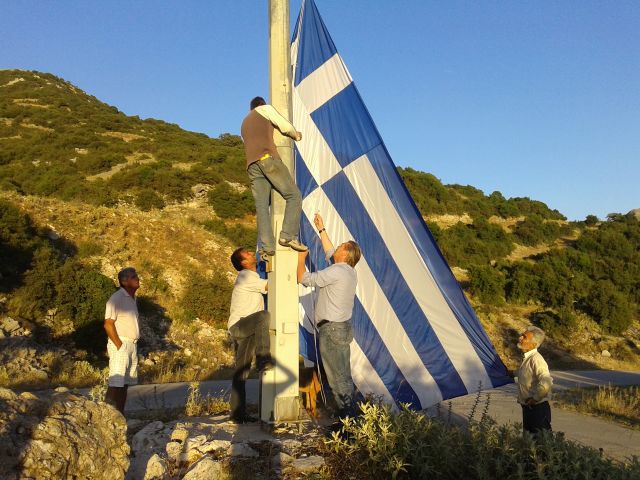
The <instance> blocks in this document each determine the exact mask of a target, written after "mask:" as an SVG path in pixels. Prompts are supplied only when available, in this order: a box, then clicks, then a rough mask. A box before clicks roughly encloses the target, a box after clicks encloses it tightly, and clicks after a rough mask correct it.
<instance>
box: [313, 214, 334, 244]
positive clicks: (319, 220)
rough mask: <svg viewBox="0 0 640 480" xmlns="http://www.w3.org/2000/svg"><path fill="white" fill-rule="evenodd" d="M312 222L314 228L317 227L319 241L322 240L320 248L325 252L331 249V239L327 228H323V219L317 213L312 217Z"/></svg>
mask: <svg viewBox="0 0 640 480" xmlns="http://www.w3.org/2000/svg"><path fill="white" fill-rule="evenodd" d="M313 223H315V225H316V228H317V229H318V234H319V235H320V241H321V242H322V249H323V250H324V253H325V254H327V253H329V252H330V251H331V250H333V243H331V239H330V238H329V234H328V233H327V230H326V229H325V228H324V220H322V217H321V216H320V214H319V213H316V215H315V216H314V217H313Z"/></svg>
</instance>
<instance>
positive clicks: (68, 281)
mask: <svg viewBox="0 0 640 480" xmlns="http://www.w3.org/2000/svg"><path fill="white" fill-rule="evenodd" d="M114 290H115V287H114V284H113V281H111V280H110V279H109V278H107V277H105V276H104V275H102V274H100V273H98V272H96V271H93V270H90V269H87V268H86V267H84V266H83V265H82V264H80V263H79V262H77V261H76V260H74V259H69V260H67V261H65V262H63V261H62V260H61V259H60V258H59V256H58V253H57V252H55V251H54V250H53V249H51V248H50V247H45V248H40V249H38V250H37V251H36V252H35V254H34V257H33V264H32V267H31V269H30V270H29V271H28V272H27V273H26V274H25V277H24V285H23V286H22V287H21V288H19V289H18V290H17V291H16V292H15V294H14V296H13V298H12V300H11V308H12V309H13V311H15V312H16V313H17V314H19V315H22V316H24V317H26V318H29V319H31V320H35V321H38V320H40V318H41V317H43V316H44V315H46V313H47V311H49V310H52V309H56V311H57V313H56V315H61V316H63V317H64V318H68V319H70V320H71V321H73V324H74V326H75V328H76V329H78V328H81V327H87V326H88V325H90V324H93V323H96V322H98V323H99V324H101V322H102V321H103V320H104V308H105V304H106V302H107V300H108V299H109V296H110V295H111V294H112V293H113V292H114Z"/></svg>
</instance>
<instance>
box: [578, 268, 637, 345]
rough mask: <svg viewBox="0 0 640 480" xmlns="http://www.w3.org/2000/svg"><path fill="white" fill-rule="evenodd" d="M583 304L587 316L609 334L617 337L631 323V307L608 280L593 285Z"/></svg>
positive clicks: (632, 312) (632, 309)
mask: <svg viewBox="0 0 640 480" xmlns="http://www.w3.org/2000/svg"><path fill="white" fill-rule="evenodd" d="M584 302H585V309H586V311H587V312H588V313H589V315H591V316H592V317H593V318H594V320H595V321H596V322H598V323H599V324H600V326H601V327H602V328H604V330H606V331H607V332H609V333H613V334H617V335H619V334H621V333H622V332H624V331H625V330H626V329H627V328H628V327H629V326H630V325H631V322H632V321H633V315H634V313H635V311H634V308H633V306H632V305H631V304H630V303H629V301H628V299H627V297H626V296H625V295H624V294H622V293H621V292H619V291H618V290H617V289H616V287H615V286H614V285H613V283H611V282H610V281H609V280H601V281H599V282H597V283H595V284H594V285H593V287H592V288H591V291H590V292H589V295H588V296H587V297H586V299H585V300H584Z"/></svg>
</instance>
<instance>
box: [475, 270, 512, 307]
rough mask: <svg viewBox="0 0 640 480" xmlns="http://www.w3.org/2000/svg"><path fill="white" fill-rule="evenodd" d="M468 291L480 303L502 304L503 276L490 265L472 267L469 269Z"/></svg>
mask: <svg viewBox="0 0 640 480" xmlns="http://www.w3.org/2000/svg"><path fill="white" fill-rule="evenodd" d="M469 276H470V278H471V280H470V282H469V291H470V292H471V293H472V294H473V295H475V296H476V297H478V299H479V300H480V301H481V302H482V303H488V304H490V305H501V304H503V303H504V287H505V275H504V273H502V272H501V271H500V270H498V269H497V268H494V267H492V266H490V265H472V266H471V267H470V268H469Z"/></svg>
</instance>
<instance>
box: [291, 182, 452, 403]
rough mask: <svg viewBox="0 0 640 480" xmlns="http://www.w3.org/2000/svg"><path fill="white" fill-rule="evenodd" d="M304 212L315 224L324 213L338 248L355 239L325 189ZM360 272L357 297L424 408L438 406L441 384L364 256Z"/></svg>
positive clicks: (316, 192) (309, 198) (312, 197)
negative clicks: (315, 217) (428, 367)
mask: <svg viewBox="0 0 640 480" xmlns="http://www.w3.org/2000/svg"><path fill="white" fill-rule="evenodd" d="M302 209H303V211H304V213H305V215H306V216H307V218H308V219H309V222H311V224H312V225H313V217H314V215H315V213H316V212H317V211H319V212H321V215H322V218H323V220H324V226H325V228H326V229H327V232H328V233H329V237H330V238H331V239H332V240H333V242H334V243H333V244H334V246H336V247H337V246H338V245H339V244H340V243H342V242H343V241H347V240H351V239H353V238H354V237H353V235H351V233H350V232H349V229H348V228H347V226H346V225H345V223H344V222H343V221H342V219H341V218H340V215H339V214H338V212H337V211H336V210H335V208H334V206H333V204H332V203H331V200H329V198H328V197H327V196H326V194H325V193H324V191H323V190H322V188H316V189H315V190H314V191H313V192H311V193H310V194H309V195H308V196H307V197H306V198H305V200H304V201H303V203H302ZM356 272H357V274H358V285H357V286H356V295H357V296H358V299H359V300H360V303H362V306H363V307H364V309H365V311H366V312H367V314H368V315H369V318H370V319H371V322H372V323H373V325H374V327H375V328H376V330H377V331H378V334H379V335H380V338H382V341H383V342H384V344H385V345H386V347H387V349H388V350H389V353H390V354H391V356H392V357H393V359H394V360H395V362H396V364H397V365H398V368H399V369H400V371H401V372H402V374H403V375H404V377H405V379H406V380H407V382H409V385H411V387H412V388H413V390H414V391H415V392H416V395H417V396H418V399H419V400H420V403H421V404H422V406H423V407H427V406H430V405H434V404H436V403H438V402H439V401H441V400H442V394H441V393H440V389H439V388H438V384H437V383H436V381H435V380H434V379H433V377H432V376H431V374H430V373H429V371H428V370H427V369H426V368H425V366H424V363H423V362H422V360H421V359H420V356H419V355H418V352H416V349H415V347H414V346H413V343H412V342H411V339H410V338H409V337H408V336H407V333H406V332H405V330H404V327H403V326H402V324H401V323H400V320H399V319H398V317H397V315H396V313H395V311H394V310H393V307H392V306H391V305H390V304H389V301H388V299H387V297H386V295H385V294H384V292H383V291H382V289H381V288H380V284H379V283H378V280H377V279H376V278H375V275H374V274H373V272H372V271H371V268H370V267H369V264H368V263H367V260H366V258H365V257H364V256H363V257H362V258H361V259H360V261H359V262H358V264H357V265H356Z"/></svg>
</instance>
